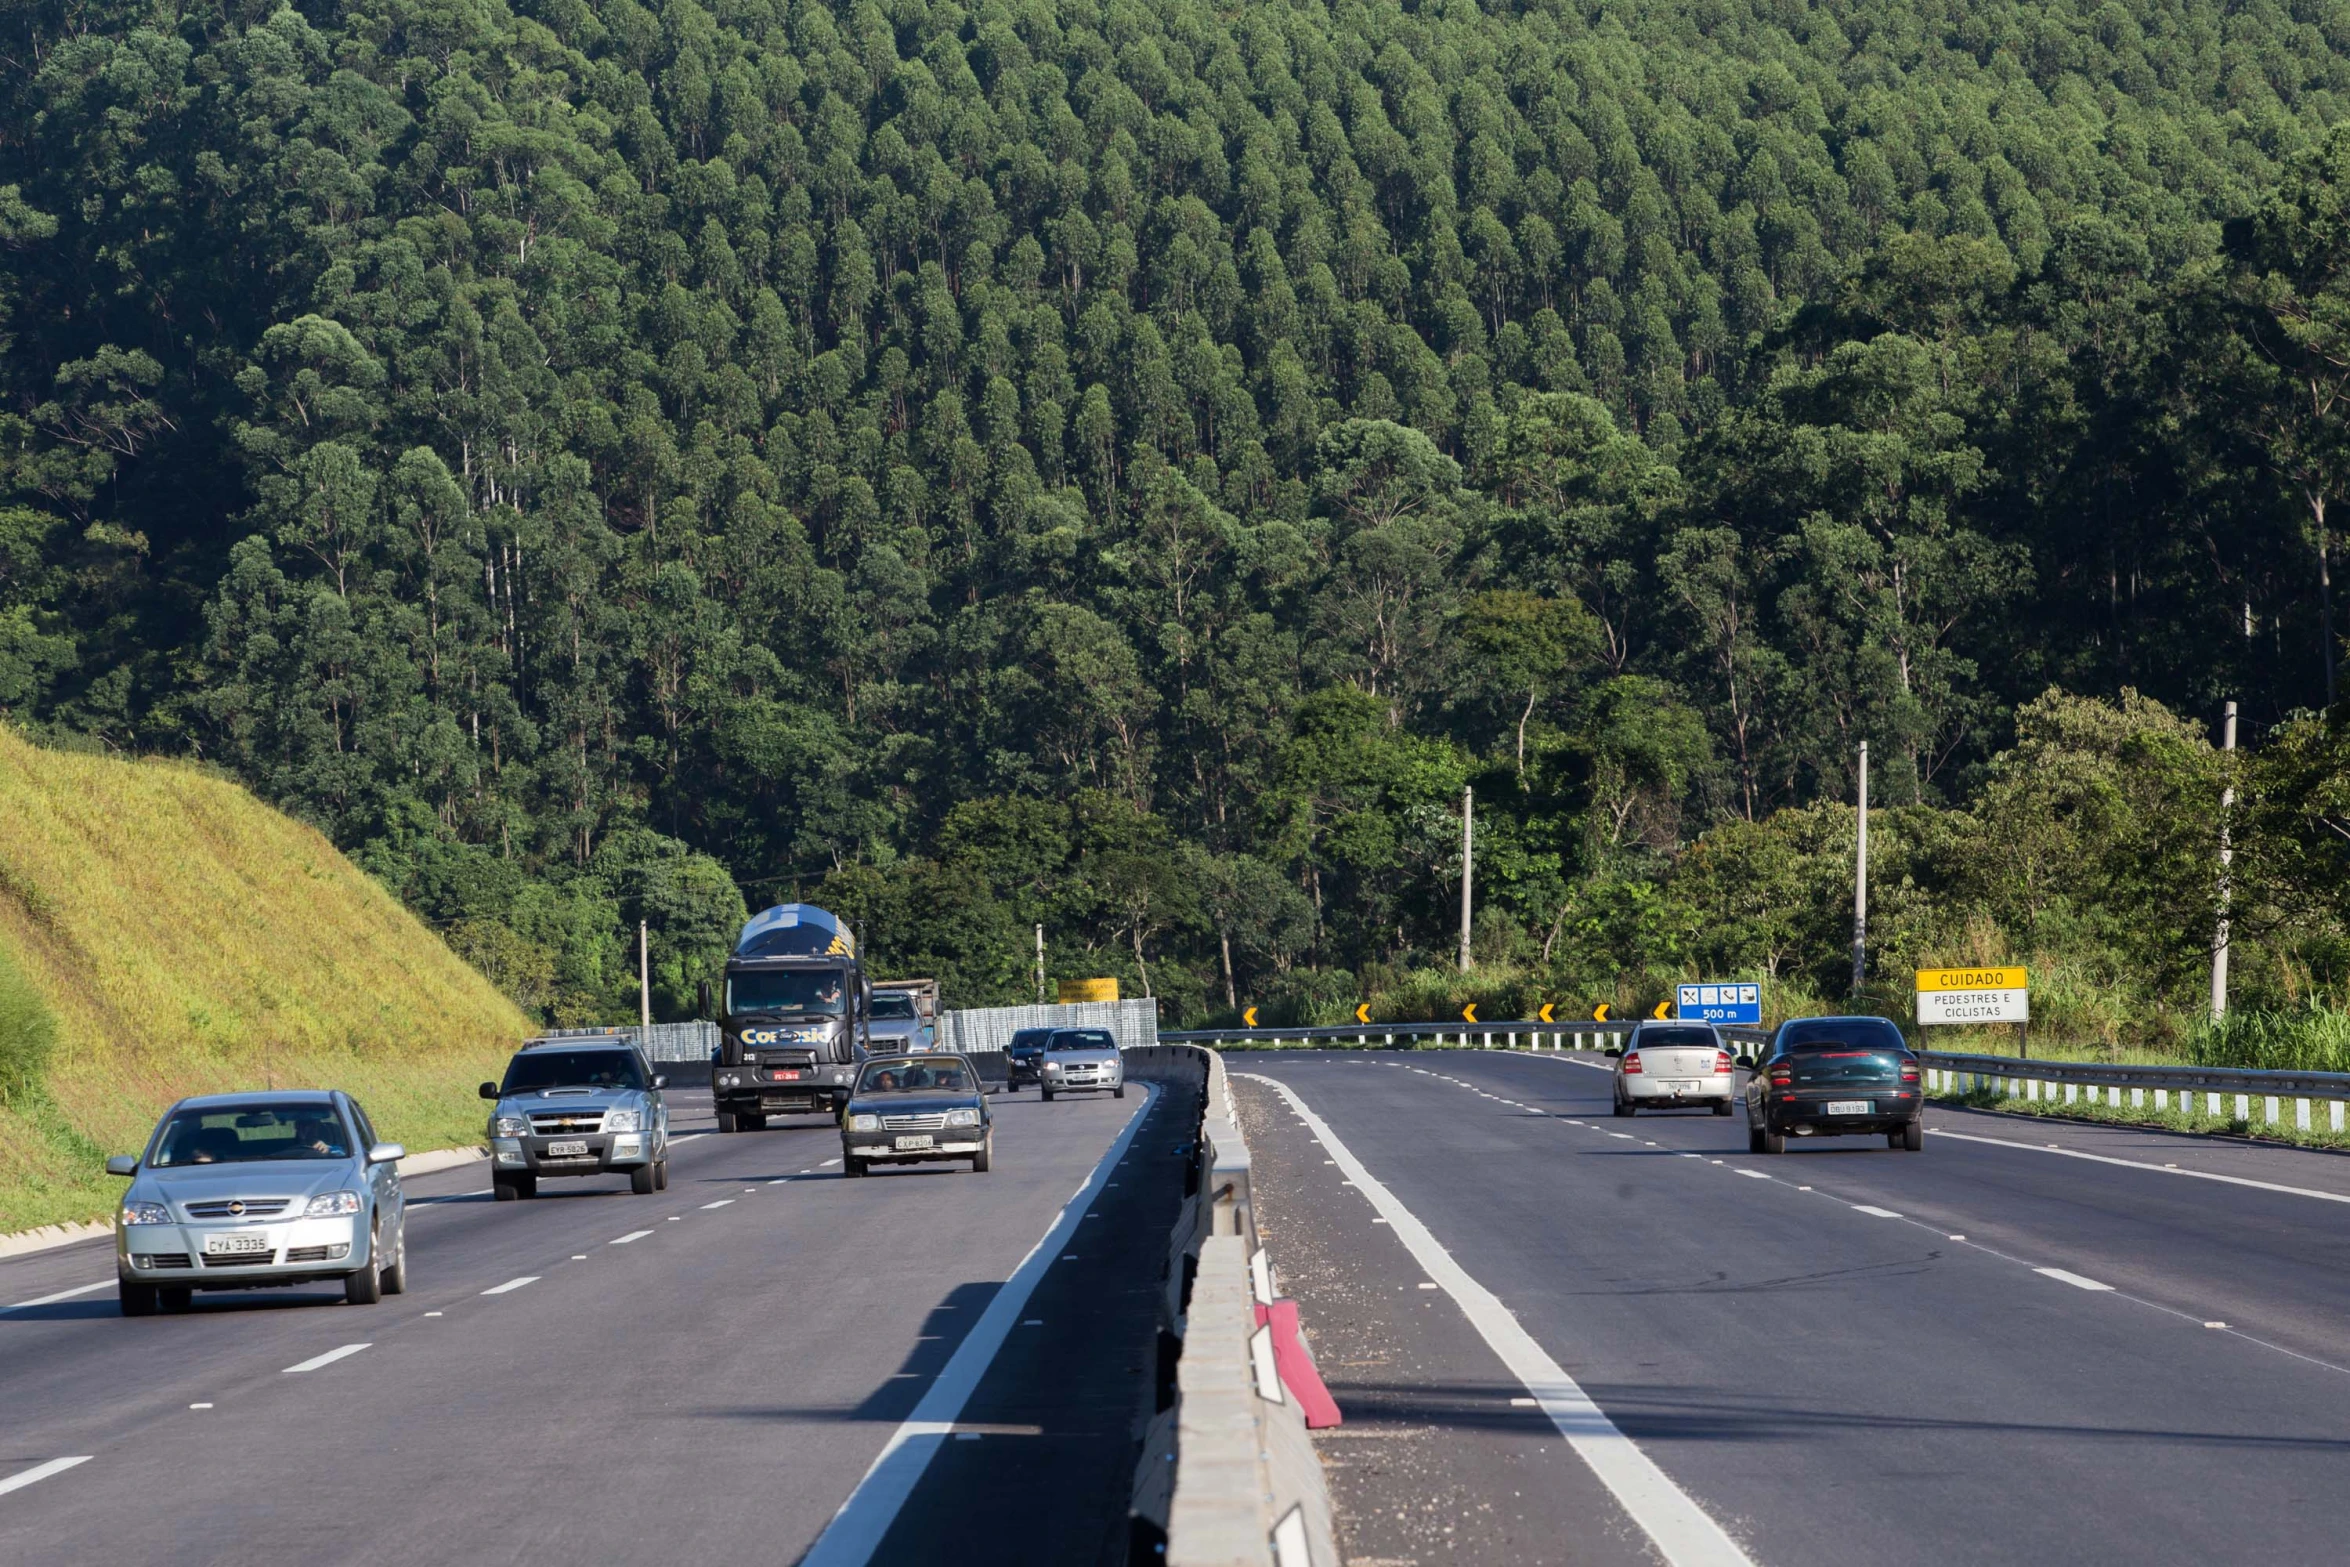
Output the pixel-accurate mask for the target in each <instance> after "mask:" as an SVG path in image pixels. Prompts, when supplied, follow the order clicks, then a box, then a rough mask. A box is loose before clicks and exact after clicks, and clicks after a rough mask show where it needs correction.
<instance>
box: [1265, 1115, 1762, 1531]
mask: <svg viewBox="0 0 2350 1567" xmlns="http://www.w3.org/2000/svg"><path fill="white" fill-rule="evenodd" d="M1233 1075H1234V1076H1246V1077H1249V1078H1251V1079H1252V1080H1253V1081H1256V1082H1260V1083H1268V1084H1271V1085H1272V1088H1273V1091H1274V1092H1275V1093H1278V1094H1279V1095H1281V1097H1282V1098H1284V1099H1286V1100H1288V1101H1289V1107H1290V1108H1291V1109H1293V1110H1295V1111H1296V1112H1297V1113H1298V1114H1299V1115H1300V1116H1302V1117H1304V1118H1305V1120H1306V1121H1307V1122H1308V1124H1310V1125H1311V1126H1312V1127H1313V1128H1314V1135H1315V1136H1317V1137H1319V1138H1321V1139H1322V1145H1323V1146H1324V1147H1326V1148H1328V1149H1329V1150H1330V1151H1331V1152H1332V1153H1334V1154H1336V1155H1338V1158H1339V1162H1340V1163H1341V1164H1342V1165H1344V1166H1345V1167H1346V1168H1347V1169H1348V1170H1349V1172H1350V1173H1352V1174H1353V1176H1354V1179H1355V1184H1356V1185H1357V1186H1359V1187H1361V1188H1362V1191H1363V1195H1364V1196H1366V1197H1368V1198H1369V1199H1370V1200H1371V1203H1372V1205H1373V1206H1374V1207H1376V1208H1378V1209H1379V1211H1380V1212H1381V1213H1383V1214H1385V1215H1386V1216H1387V1218H1388V1219H1389V1220H1390V1221H1391V1223H1392V1226H1393V1228H1394V1230H1395V1233H1396V1235H1397V1237H1398V1238H1399V1239H1401V1240H1402V1241H1403V1243H1404V1244H1405V1245H1406V1246H1407V1247H1409V1248H1410V1249H1411V1253H1412V1259H1413V1260H1414V1261H1415V1262H1417V1263H1419V1265H1420V1267H1421V1268H1422V1269H1423V1270H1425V1271H1426V1272H1427V1273H1429V1274H1430V1275H1432V1276H1433V1277H1434V1278H1435V1279H1436V1281H1437V1282H1438V1283H1439V1284H1441V1285H1443V1287H1444V1289H1445V1292H1446V1293H1447V1294H1449V1295H1451V1296H1452V1298H1453V1302H1454V1304H1455V1305H1458V1306H1459V1307H1460V1308H1461V1311H1462V1313H1463V1314H1464V1315H1466V1316H1467V1317H1468V1319H1469V1321H1470V1322H1471V1323H1472V1324H1473V1325H1474V1326H1475V1327H1476V1329H1477V1332H1478V1334H1479V1336H1481V1337H1482V1338H1483V1339H1484V1340H1485V1342H1486V1343H1487V1344H1488V1345H1490V1346H1491V1347H1492V1349H1493V1352H1494V1353H1495V1354H1496V1355H1499V1356H1500V1357H1501V1361H1502V1364H1503V1365H1505V1366H1507V1367H1509V1368H1510V1370H1511V1372H1512V1373H1514V1374H1515V1375H1516V1376H1517V1378H1518V1380H1519V1381H1520V1382H1522V1383H1524V1384H1525V1387H1526V1391H1527V1392H1529V1393H1531V1394H1533V1395H1534V1396H1535V1398H1537V1399H1538V1400H1540V1401H1541V1406H1542V1411H1543V1413H1544V1414H1547V1415H1548V1416H1550V1423H1551V1424H1552V1425H1554V1426H1556V1427H1557V1428H1558V1433H1559V1435H1561V1436H1563V1437H1565V1438H1566V1439H1567V1445H1568V1446H1570V1447H1572V1448H1573V1449H1574V1450H1575V1452H1576V1453H1577V1455H1578V1456H1580V1457H1581V1458H1582V1460H1583V1461H1584V1462H1585V1463H1586V1464H1589V1465H1590V1466H1591V1472H1592V1473H1593V1474H1595V1475H1597V1476H1599V1479H1600V1483H1601V1484H1603V1485H1605V1486H1606V1487H1607V1488H1608V1490H1609V1491H1611V1492H1613V1493H1614V1494H1615V1498H1616V1500H1617V1501H1618V1502H1620V1503H1621V1504H1623V1508H1624V1511H1625V1512H1626V1513H1628V1514H1630V1515H1631V1518H1632V1521H1633V1522H1634V1523H1637V1524H1638V1525H1639V1526H1640V1527H1641V1528H1642V1529H1643V1530H1645V1531H1647V1534H1648V1537H1649V1539H1650V1540H1652V1541H1654V1542H1655V1544H1656V1548H1657V1550H1658V1552H1659V1553H1660V1554H1661V1555H1662V1556H1663V1557H1664V1558H1665V1560H1666V1561H1668V1562H1670V1563H1672V1564H1673V1567H1753V1561H1752V1559H1751V1558H1749V1557H1748V1556H1747V1554H1746V1553H1745V1552H1744V1551H1742V1550H1740V1549H1739V1548H1738V1543H1737V1542H1736V1541H1735V1540H1733V1539H1731V1538H1730V1536H1729V1535H1728V1534H1727V1533H1726V1532H1724V1530H1723V1529H1722V1526H1721V1525H1720V1524H1718V1523H1716V1522H1714V1520H1713V1519H1712V1518H1711V1517H1709V1516H1708V1515H1707V1513H1706V1511H1705V1509H1704V1508H1703V1507H1701V1506H1699V1505H1698V1503H1697V1500H1696V1498H1694V1497H1692V1496H1691V1495H1690V1494H1689V1493H1688V1492H1686V1491H1684V1490H1682V1489H1681V1488H1680V1487H1679V1486H1678V1485H1676V1484H1674V1483H1673V1479H1672V1477H1671V1476H1670V1475H1668V1474H1666V1473H1665V1472H1664V1471H1663V1470H1662V1469H1660V1468H1658V1467H1657V1465H1656V1460H1654V1459H1652V1458H1650V1457H1649V1456H1648V1454H1647V1453H1645V1452H1643V1451H1641V1448H1640V1446H1639V1444H1638V1443H1636V1442H1634V1441H1633V1440H1632V1439H1631V1438H1630V1437H1628V1436H1626V1435H1624V1433H1623V1432H1622V1431H1621V1430H1619V1429H1618V1428H1617V1426H1616V1423H1615V1422H1614V1421H1612V1420H1610V1419H1609V1418H1608V1417H1607V1412H1606V1411H1605V1410H1603V1409H1601V1408H1600V1407H1599V1405H1598V1404H1596V1403H1594V1402H1593V1401H1592V1398H1591V1395H1590V1394H1588V1393H1586V1392H1584V1391H1583V1389H1582V1387H1581V1386H1580V1385H1579V1384H1578V1383H1577V1382H1576V1381H1575V1379H1574V1378H1573V1377H1571V1376H1569V1375H1567V1373H1566V1370H1565V1368H1563V1367H1562V1366H1560V1365H1559V1363H1558V1362H1557V1361H1555V1360H1553V1359H1551V1358H1550V1356H1549V1354H1548V1353H1546V1352H1545V1351H1544V1350H1543V1348H1542V1346H1541V1345H1540V1344H1537V1343H1536V1342H1535V1341H1534V1336H1533V1335H1532V1334H1530V1333H1528V1332H1527V1331H1526V1330H1525V1328H1523V1327H1522V1326H1520V1325H1519V1323H1518V1319H1517V1318H1516V1317H1515V1316H1513V1315H1512V1314H1511V1313H1510V1310H1509V1308H1508V1307H1506V1306H1504V1305H1503V1304H1502V1303H1501V1302H1500V1301H1499V1300H1497V1299H1495V1298H1494V1296H1493V1293H1492V1291H1490V1290H1488V1289H1486V1288H1485V1286H1484V1285H1482V1284H1479V1283H1478V1282H1477V1281H1476V1280H1475V1279H1473V1278H1471V1277H1470V1276H1469V1273H1468V1270H1467V1269H1465V1268H1463V1267H1462V1266H1461V1265H1460V1264H1459V1263H1458V1262H1455V1261H1454V1260H1453V1257H1452V1253H1450V1252H1448V1251H1446V1250H1445V1249H1444V1246H1443V1243H1442V1242H1440V1241H1438V1240H1437V1239H1436V1237H1435V1236H1434V1235H1433V1234H1431V1233H1429V1230H1428V1227H1427V1226H1426V1225H1425V1224H1423V1223H1421V1222H1420V1220H1419V1218H1418V1216H1416V1215H1415V1214H1414V1213H1413V1212H1412V1211H1411V1210H1410V1209H1409V1208H1406V1207H1405V1206H1404V1205H1403V1204H1402V1203H1401V1202H1399V1201H1397V1200H1396V1197H1395V1194H1394V1193H1393V1192H1390V1191H1389V1190H1388V1189H1387V1188H1386V1187H1385V1186H1383V1185H1381V1184H1380V1182H1379V1178H1378V1177H1377V1176H1375V1175H1373V1174H1372V1173H1371V1172H1370V1170H1369V1169H1368V1168H1367V1167H1366V1166H1365V1165H1364V1164H1363V1162H1362V1161H1361V1160H1360V1159H1358V1158H1356V1157H1355V1156H1354V1154H1353V1153H1352V1152H1351V1151H1350V1150H1349V1149H1348V1148H1347V1147H1346V1145H1345V1144H1344V1143H1341V1142H1340V1141H1339V1140H1338V1134H1337V1133H1336V1132H1334V1131H1332V1130H1331V1129H1330V1128H1329V1126H1328V1125H1326V1124H1324V1123H1323V1121H1322V1119H1321V1118H1320V1117H1319V1116H1317V1115H1315V1114H1314V1112H1313V1111H1311V1110H1309V1109H1307V1108H1306V1103H1305V1101H1304V1100H1302V1099H1300V1098H1299V1097H1298V1096H1297V1094H1296V1092H1295V1091H1294V1090H1293V1089H1291V1088H1290V1086H1289V1085H1288V1084H1287V1083H1284V1082H1281V1081H1279V1080H1277V1079H1274V1078H1270V1077H1262V1076H1259V1075H1258V1074H1256V1073H1253V1072H1251V1073H1235V1074H1233Z"/></svg>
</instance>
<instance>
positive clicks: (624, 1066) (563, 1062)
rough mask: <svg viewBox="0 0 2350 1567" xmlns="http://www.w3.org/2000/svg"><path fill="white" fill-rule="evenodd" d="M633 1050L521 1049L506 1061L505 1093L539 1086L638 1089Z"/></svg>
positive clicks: (641, 1078) (640, 1080) (641, 1080)
mask: <svg viewBox="0 0 2350 1567" xmlns="http://www.w3.org/2000/svg"><path fill="white" fill-rule="evenodd" d="M644 1086H645V1073H644V1068H642V1067H640V1066H639V1065H637V1059H636V1052H635V1051H633V1050H525V1051H523V1052H522V1054H520V1055H518V1056H516V1057H515V1058H514V1059H513V1060H511V1061H509V1062H507V1063H506V1087H505V1092H507V1093H509V1094H527V1093H529V1092H531V1091H532V1090H533V1089H539V1088H642V1087H644Z"/></svg>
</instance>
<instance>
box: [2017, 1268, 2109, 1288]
mask: <svg viewBox="0 0 2350 1567" xmlns="http://www.w3.org/2000/svg"><path fill="white" fill-rule="evenodd" d="M2032 1271H2033V1272H2034V1273H2037V1274H2039V1275H2040V1277H2042V1278H2044V1279H2054V1280H2056V1282H2057V1283H2059V1284H2070V1285H2071V1286H2072V1287H2073V1288H2074V1289H2077V1290H2111V1289H2112V1288H2113V1286H2112V1285H2110V1284H2100V1283H2098V1282H2097V1281H2096V1280H2095V1279H2084V1278H2082V1277H2081V1276H2080V1275H2079V1274H2077V1273H2071V1272H2067V1271H2066V1270H2065V1269H2063V1268H2034V1269H2033V1270H2032Z"/></svg>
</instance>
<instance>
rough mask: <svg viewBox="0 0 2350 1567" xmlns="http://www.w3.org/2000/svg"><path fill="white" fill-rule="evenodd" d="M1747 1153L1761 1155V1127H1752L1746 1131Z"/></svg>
mask: <svg viewBox="0 0 2350 1567" xmlns="http://www.w3.org/2000/svg"><path fill="white" fill-rule="evenodd" d="M1746 1151H1747V1152H1748V1153H1761V1152H1762V1151H1763V1134H1762V1128H1761V1127H1759V1126H1750V1127H1748V1128H1747V1129H1746Z"/></svg>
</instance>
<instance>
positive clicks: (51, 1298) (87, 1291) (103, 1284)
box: [0, 1279, 114, 1463]
mask: <svg viewBox="0 0 2350 1567" xmlns="http://www.w3.org/2000/svg"><path fill="white" fill-rule="evenodd" d="M112 1288H114V1280H112V1279H100V1280H99V1281H98V1282H97V1283H95V1284H82V1285H77V1286H75V1287H74V1288H72V1289H69V1290H59V1291H58V1292H57V1293H56V1294H54V1295H36V1296H34V1297H33V1298H32V1299H31V1300H20V1301H18V1302H17V1303H16V1304H15V1305H13V1306H0V1312H10V1311H30V1310H32V1309H33V1308H34V1307H35V1306H54V1305H56V1304H57V1303H58V1302H59V1301H61V1300H73V1299H75V1298H76V1297H78V1296H82V1295H95V1294H97V1293H98V1292H99V1291H100V1290H104V1289H112ZM74 1462H76V1463H79V1462H81V1460H80V1459H78V1458H77V1459H75V1460H74Z"/></svg>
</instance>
